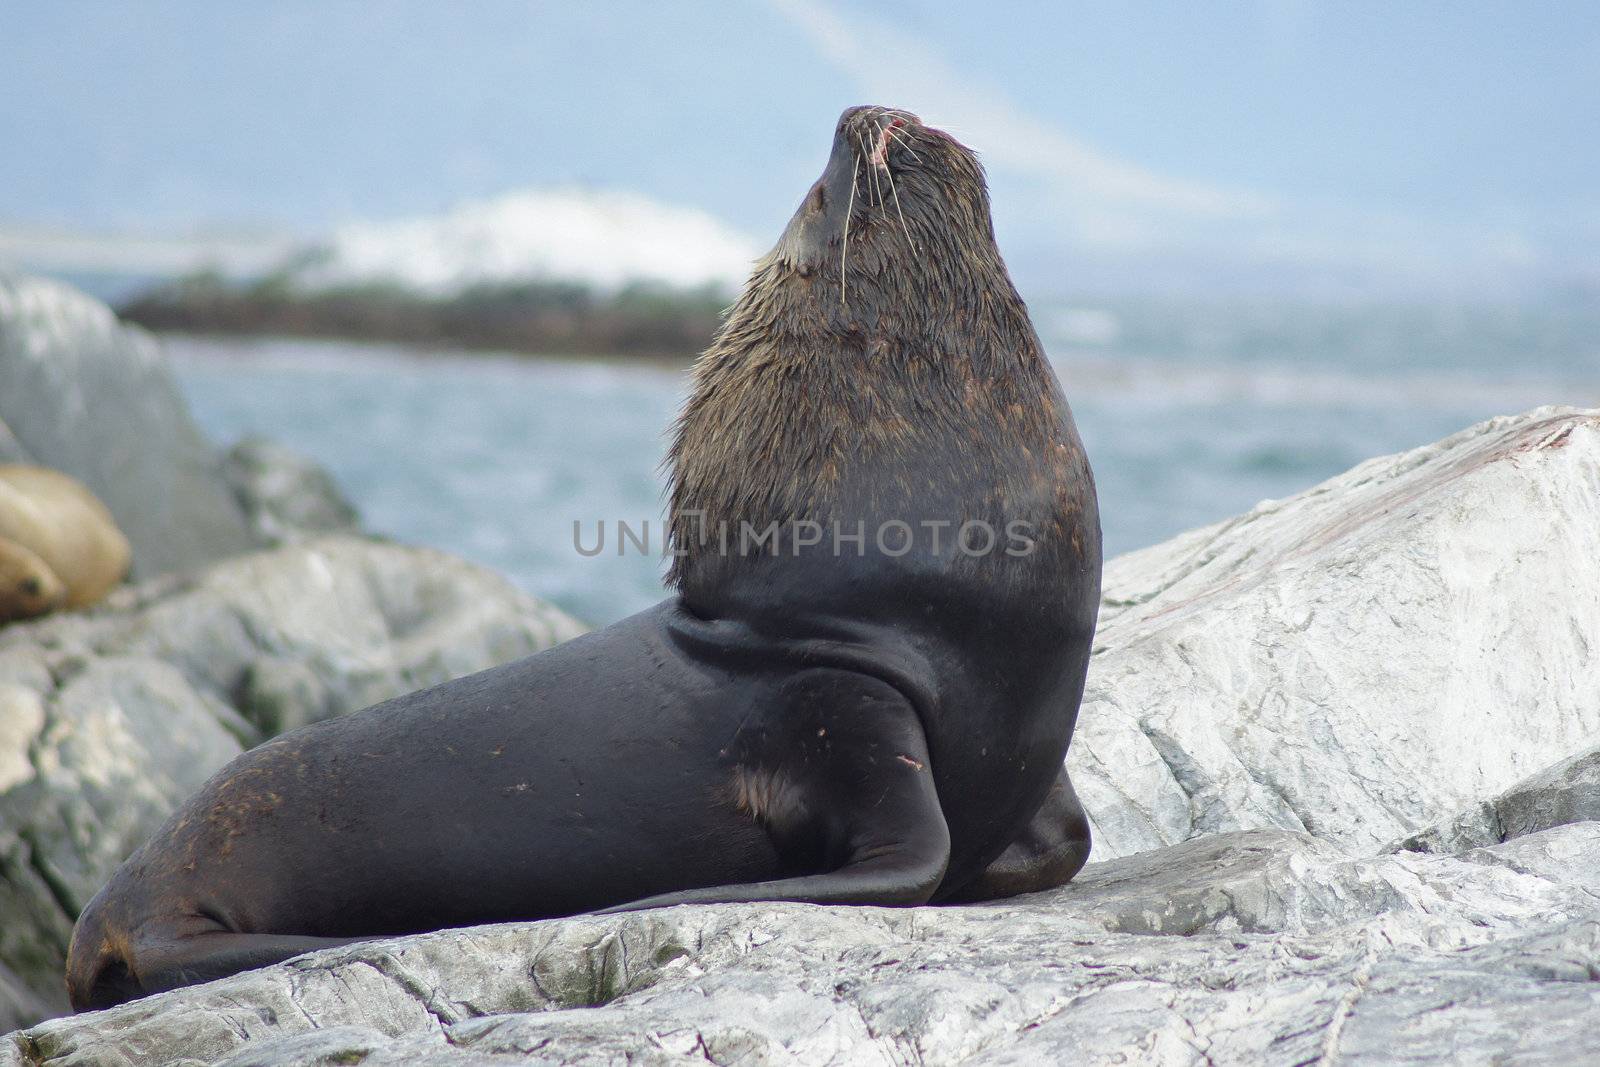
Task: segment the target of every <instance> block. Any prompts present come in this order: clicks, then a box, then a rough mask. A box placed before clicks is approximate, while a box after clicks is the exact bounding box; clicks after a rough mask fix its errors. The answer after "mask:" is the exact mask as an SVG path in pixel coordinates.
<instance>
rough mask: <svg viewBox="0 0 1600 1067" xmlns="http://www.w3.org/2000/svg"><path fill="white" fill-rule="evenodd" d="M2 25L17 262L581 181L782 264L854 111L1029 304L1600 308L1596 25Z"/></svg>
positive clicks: (1358, 14) (1465, 21)
mask: <svg viewBox="0 0 1600 1067" xmlns="http://www.w3.org/2000/svg"><path fill="white" fill-rule="evenodd" d="M1000 7H1001V5H982V4H973V3H970V2H961V0H952V2H943V0H939V2H935V0H879V2H875V3H869V2H865V0H753V2H747V3H728V2H712V0H674V2H672V3H661V2H659V0H654V2H632V0H619V2H608V3H592V4H574V3H570V2H561V3H541V2H531V0H525V2H511V0H474V2H473V3H470V4H456V5H441V4H435V3H421V2H391V3H376V2H371V3H354V2H348V0H345V2H341V0H320V2H301V0H274V2H273V3H269V4H253V5H245V4H218V3H216V2H215V0H159V2H152V3H148V4H126V3H120V2H116V3H113V2H89V0H59V2H54V3H49V4H42V3H32V2H21V0H0V99H3V100H4V101H6V103H5V104H4V105H3V106H0V231H4V230H6V229H7V228H9V229H11V230H17V229H18V228H22V229H29V228H35V229H36V228H40V227H45V228H54V229H59V230H68V231H96V232H98V231H126V232H138V233H141V234H147V235H148V234H169V235H187V234H193V233H197V232H230V233H231V232H247V233H260V234H291V235H305V236H314V235H317V234H320V233H325V232H327V231H328V230H329V229H330V228H332V227H335V226H338V225H340V224H343V223H348V222H351V221H356V220H372V219H379V220H381V219H387V218H398V217H404V216H414V215H422V214H431V213H438V212H442V211H445V210H447V209H449V208H451V207H454V206H458V205H460V204H462V203H464V202H469V201H474V200H478V199H483V198H488V197H494V196H498V195H501V194H504V193H507V192H510V191H515V190H519V189H526V188H536V187H546V186H552V185H565V184H573V183H576V184H580V185H589V186H595V187H601V188H606V189H616V190H621V191H626V192H636V193H640V194H643V195H646V196H649V197H653V198H656V199H658V200H661V201H663V202H665V203H669V204H676V205H683V206H687V207H694V208H699V209H702V210H705V211H708V212H710V213H712V214H713V215H715V216H716V217H717V218H719V219H721V220H723V221H725V222H726V223H727V224H729V225H730V226H732V227H734V228H736V229H738V230H740V231H743V232H745V233H748V234H750V235H751V236H752V237H753V238H754V239H755V240H757V241H758V242H759V243H760V244H762V245H765V244H768V243H770V242H771V241H772V240H773V239H774V238H775V237H776V235H777V233H778V232H779V231H780V230H781V228H782V225H783V222H784V220H785V219H787V217H788V216H789V214H790V213H791V212H792V211H793V210H794V207H795V205H796V204H797V203H798V202H799V200H800V198H801V196H802V194H803V193H804V191H805V189H806V188H807V186H808V185H809V184H810V182H811V181H812V180H813V179H814V178H815V176H816V174H817V173H818V172H819V171H820V169H821V167H822V164H823V162H824V159H825V157H826V154H827V150H828V142H829V139H830V138H831V134H832V129H833V123H834V119H835V118H836V116H837V114H838V112H839V111H840V110H842V109H843V108H844V107H846V106H849V105H851V104H857V103H867V102H872V103H883V104H890V105H894V106H899V107H905V108H908V109H910V110H913V111H915V112H917V113H918V114H920V115H921V116H922V117H923V118H924V119H925V120H927V121H929V122H931V123H934V124H938V125H943V126H945V128H947V129H950V130H952V132H954V133H956V134H957V135H958V136H960V137H961V138H962V139H963V140H965V141H967V142H968V143H969V144H971V145H972V146H973V147H975V148H977V149H978V150H979V151H980V153H981V154H982V158H983V159H984V161H985V163H986V166H987V167H988V171H989V175H990V182H991V189H992V193H993V197H994V209H995V216H996V224H997V229H998V232H999V235H1000V239H1001V246H1002V249H1003V251H1005V253H1006V255H1007V257H1008V260H1009V261H1010V262H1011V264H1012V267H1013V270H1014V271H1015V272H1016V273H1017V275H1018V277H1019V281H1025V282H1026V286H1027V287H1031V288H1032V289H1033V290H1034V291H1035V292H1040V291H1042V292H1045V293H1047V294H1052V295H1053V294H1063V295H1065V294H1072V293H1078V292H1098V291H1104V292H1129V291H1132V292H1138V291H1143V290H1160V291H1171V290H1179V291H1205V290H1219V291H1231V290H1245V291H1252V290H1266V291H1278V290H1283V291H1293V292H1308V293H1315V294H1327V295H1335V296H1337V295H1358V296H1359V295H1364V294H1370V293H1382V292H1401V293H1410V292H1420V293H1433V294H1440V293H1442V294H1446V295H1461V294H1466V295H1485V294H1487V295H1494V296H1499V295H1512V296H1526V295H1540V294H1544V295H1549V294H1556V295H1562V294H1574V293H1576V294H1580V295H1583V296H1592V295H1593V294H1595V293H1597V292H1600V256H1597V255H1596V254H1595V249H1596V247H1597V245H1600V183H1597V182H1596V180H1595V175H1596V174H1597V173H1600V137H1596V136H1595V132H1594V131H1596V130H1600V5H1595V4H1593V3H1591V2H1566V3H1563V2H1550V3H1539V4H1517V5H1513V4H1504V3H1498V4H1488V3H1472V2H1411V3H1405V4H1393V3H1379V2H1362V0H1351V2H1343V3H1318V2H1312V0H1258V2H1248V3H1247V2H1212V3H1205V4H1181V3H1171V2H1164V3H1140V2H1132V3H1061V2H1055V3H1047V2H1029V0H1024V2H1020V3H1013V4H1008V5H1004V7H1003V13H1001V11H1000V10H999V9H1000Z"/></svg>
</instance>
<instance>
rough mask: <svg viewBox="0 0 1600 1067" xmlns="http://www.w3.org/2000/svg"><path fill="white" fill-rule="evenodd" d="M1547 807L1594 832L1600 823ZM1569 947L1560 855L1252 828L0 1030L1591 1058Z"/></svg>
mask: <svg viewBox="0 0 1600 1067" xmlns="http://www.w3.org/2000/svg"><path fill="white" fill-rule="evenodd" d="M1562 830H1563V831H1564V832H1566V833H1568V834H1570V835H1573V839H1574V841H1575V840H1576V839H1577V838H1580V837H1581V838H1582V839H1584V840H1586V841H1587V842H1588V846H1587V847H1588V848H1589V850H1590V851H1589V854H1590V855H1591V856H1595V855H1600V827H1597V826H1595V825H1594V824H1588V823H1585V824H1577V825H1575V826H1572V827H1564V828H1562ZM1537 836H1539V835H1530V837H1528V838H1526V839H1524V840H1530V841H1531V840H1532V839H1533V837H1537ZM1505 847H1507V846H1496V848H1505ZM1486 851H1488V852H1490V853H1493V852H1494V851H1495V849H1494V848H1491V849H1489V850H1486ZM1585 878H1586V879H1587V882H1588V884H1590V885H1591V886H1592V885H1594V884H1595V882H1596V879H1597V878H1600V868H1597V867H1595V866H1593V865H1592V864H1591V866H1590V867H1589V868H1588V869H1587V871H1586V873H1585ZM1152 916H1158V917H1161V919H1160V921H1156V922H1153V921H1152V919H1151V917H1152ZM1169 918H1170V919H1171V920H1173V921H1171V922H1169V921H1167V920H1168V919H1169ZM1141 931H1143V932H1141ZM1597 960H1600V898H1596V897H1595V896H1593V895H1591V894H1590V893H1588V892H1587V891H1582V890H1576V889H1574V888H1573V887H1572V886H1571V885H1568V884H1566V883H1565V882H1562V881H1560V880H1556V879H1553V878H1550V877H1547V876H1545V875H1541V874H1534V873H1524V872H1519V871H1516V870H1513V869H1511V868H1510V867H1508V866H1504V865H1501V864H1497V863H1478V862H1472V861H1470V860H1468V859H1465V858H1462V857H1454V856H1425V855H1419V854H1414V853H1404V854H1394V855H1384V856H1377V857H1369V858H1352V857H1349V856H1346V855H1344V854H1342V853H1341V852H1340V851H1339V850H1337V849H1335V848H1332V847H1330V846H1329V845H1328V844H1326V843H1325V842H1320V841H1317V840H1315V839H1312V838H1309V837H1307V836H1305V835H1302V834H1295V833H1287V832H1283V831H1259V832H1255V833H1247V834H1231V835H1224V836H1222V837H1219V838H1217V839H1214V840H1212V841H1203V842H1193V843H1191V844H1188V845H1180V846H1176V847H1173V848H1168V849H1163V850H1161V851H1160V852H1155V853H1150V854H1148V855H1145V856H1139V857H1132V858H1129V859H1125V860H1120V861H1115V862H1112V863H1104V864H1097V865H1092V866H1091V867H1090V868H1088V869H1087V870H1086V871H1085V873H1084V875H1083V877H1082V879H1081V880H1080V881H1079V882H1077V883H1075V884H1073V885H1071V886H1068V887H1066V888H1064V889H1061V890H1057V891H1053V892H1050V893H1043V894H1037V895H1034V896H1031V897H1025V898H1019V899H1017V900H1013V901H1008V902H1003V903H999V904H992V905H980V906H970V907H961V908H953V907H952V908H914V909H903V910H896V909H878V908H819V907H809V906H805V905H717V906H702V907H681V908H674V909H668V910H665V911H659V912H642V913H635V914H631V915H623V916H606V917H581V918H575V919H568V920H560V921H552V922H542V923H523V924H508V925H502V926H487V927H478V928H474V929H468V930H453V931H443V932H440V933H436V934H427V935H422V936H418V937H408V938H399V939H394V940H390V941H380V942H372V943H369V944H365V945H356V946H350V947H347V948H342V949H336V950H332V951H328V952H322V953H317V954H313V955H309V956H303V957H300V958H298V959H296V960H291V961H289V962H288V963H285V964H282V965H279V966H277V967H271V968H267V969H264V970H260V971H253V972H248V973H245V974H240V975H236V976H234V977H232V978H228V979H225V980H223V981H220V982H214V983H211V984H208V985H204V986H196V987H192V988H188V989H182V990H177V991H175V992H172V993H168V994H163V995H162V996H159V997H155V998H151V999H149V1000H146V1001H142V1002H136V1003H133V1004H128V1005H124V1006H122V1007H119V1008H115V1009H112V1010H110V1011H106V1012H101V1013H98V1014H95V1015H89V1016H81V1017H77V1018H73V1019H60V1020H55V1021H51V1022H46V1023H43V1024H41V1025H38V1026H35V1027H34V1028H32V1029H31V1030H28V1031H26V1032H25V1033H23V1034H19V1035H14V1036H13V1038H12V1041H13V1042H14V1044H15V1047H16V1048H18V1049H23V1048H26V1049H27V1050H28V1051H29V1054H30V1055H32V1056H33V1057H34V1059H33V1060H32V1061H30V1062H33V1063H38V1064H47V1065H51V1067H56V1065H68V1064H96V1065H101V1064H104V1065H117V1064H133V1063H139V1064H148V1065H151V1067H155V1065H160V1064H178V1063H183V1064H196V1065H198V1064H220V1063H227V1064H232V1065H235V1067H243V1065H246V1064H249V1065H259V1067H269V1065H271V1067H278V1065H287V1064H307V1063H337V1062H341V1058H345V1059H346V1061H350V1062H353V1061H354V1057H357V1056H359V1057H362V1058H361V1060H360V1062H362V1063H364V1064H474V1063H507V1062H510V1063H540V1064H546V1063H548V1064H567V1063H595V1062H619V1063H620V1062H628V1063H645V1064H653V1063H677V1062H684V1061H692V1062H704V1061H705V1060H710V1061H712V1062H718V1063H721V1062H741V1063H751V1064H766V1063H801V1064H806V1063H819V1064H820V1063H845V1062H848V1063H866V1064H872V1063H883V1064H899V1063H906V1062H917V1063H927V1064H950V1063H958V1062H972V1061H979V1062H984V1063H1040V1062H1072V1063H1082V1064H1102V1063H1104V1064H1109V1063H1130V1062H1134V1063H1162V1064H1166V1063H1184V1064H1187V1063H1194V1064H1201V1063H1209V1064H1298V1063H1308V1062H1316V1061H1318V1060H1319V1058H1324V1057H1325V1058H1326V1060H1327V1061H1330V1062H1331V1061H1332V1060H1334V1059H1337V1060H1340V1061H1352V1062H1356V1063H1362V1062H1370V1063H1395V1062H1418V1063H1425V1062H1439V1063H1443V1062H1450V1063H1500V1062H1508V1061H1509V1062H1519V1063H1522V1062H1551V1063H1556V1062H1561V1063H1574V1062H1582V1061H1584V1060H1585V1059H1590V1058H1594V1057H1600V1030H1597V1029H1596V1028H1595V1027H1594V1026H1593V1025H1592V1017H1593V1015H1594V1013H1596V1012H1600V981H1596V980H1595V979H1596V978H1597V977H1600V969H1597V966H1596V961H1597ZM1531 1019H1538V1020H1539V1025H1537V1026H1530V1025H1528V1023H1529V1020H1531ZM19 1054H20V1053H19ZM0 1062H3V1060H0Z"/></svg>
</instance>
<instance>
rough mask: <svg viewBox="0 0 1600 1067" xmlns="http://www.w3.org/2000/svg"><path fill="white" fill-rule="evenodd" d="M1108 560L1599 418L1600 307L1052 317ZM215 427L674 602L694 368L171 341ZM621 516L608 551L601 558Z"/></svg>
mask: <svg viewBox="0 0 1600 1067" xmlns="http://www.w3.org/2000/svg"><path fill="white" fill-rule="evenodd" d="M1034 318H1035V321H1036V323H1037V325H1038V326H1039V330H1040V334H1041V336H1042V337H1043V338H1044V339H1045V343H1046V347H1047V349H1048V350H1049V351H1050V353H1051V358H1052V360H1053V361H1054V363H1055V365H1056V369H1057V371H1058V373H1059V374H1060V376H1061V378H1062V381H1063V383H1064V384H1065V386H1066V390H1067V395H1068V397H1069V399H1070V401H1071V403H1072V407H1073V411H1074V413H1075V415H1076V417H1077V420H1078V425H1079V428H1080V430H1081V431H1082V434H1083V437H1084V442H1085V445H1086V447H1087V448H1088V451H1089V457H1090V461H1091V463H1092V464H1093V466H1094V470H1095V476H1096V481H1097V484H1098V487H1099V494H1100V508H1101V519H1102V525H1103V527H1104V531H1105V543H1106V550H1107V553H1108V555H1110V554H1115V553H1119V552H1124V551H1127V550H1129V549H1133V548H1138V547H1141V546H1144V545H1148V544H1153V543H1155V542H1157V541H1159V540H1162V539H1163V538H1166V537H1169V536H1171V535H1173V534H1175V533H1178V532H1179V531H1182V530H1185V529H1188V528H1190V527H1193V526H1198V525H1202V524H1204V523H1208V522H1212V521H1215V520H1217V519H1221V518H1225V517H1227V516H1229V515H1233V514H1236V513H1238V512H1240V511H1244V510H1247V509H1248V508H1250V507H1252V506H1254V505H1255V504H1256V503H1258V502H1259V501H1261V500H1263V499H1268V498H1276V497H1282V496H1286V495H1289V494H1292V493H1295V492H1298V491H1299V490H1302V489H1305V488H1307V487H1309V486H1311V485H1314V484H1316V483H1317V482H1319V481H1321V480H1323V479H1325V478H1328V477H1331V476H1332V475H1335V474H1337V473H1339V472H1341V471H1343V470H1345V469H1347V468H1349V467H1351V466H1353V465H1355V464H1356V463H1358V462H1360V461H1362V460H1364V459H1367V458H1369V457H1371V456H1375V455H1381V454H1384V453H1388V452H1395V451H1400V450H1402V449H1406V448H1411V447H1415V446H1417V445H1421V444H1425V443H1427V442H1429V441H1433V440H1436V439H1438V438H1440V437H1442V436H1444V435H1446V434H1448V433H1451V432H1453V431H1455V430H1458V429H1461V428H1463V427H1465V426H1468V425H1470V424H1471V423H1473V422H1476V421H1479V420H1481V419H1485V418H1488V417H1490V416H1493V415H1498V414H1508V413H1512V412H1516V411H1522V410H1525V409H1527V408H1531V407H1536V406H1539V405H1541V404H1574V405H1580V406H1600V310H1596V309H1594V308H1591V307H1589V306H1587V305H1581V304H1575V305H1573V306H1560V305H1554V306H1551V307H1546V308H1540V309H1525V308H1468V307H1450V306H1439V307H1427V308H1352V307H1340V308H1332V307H1294V306H1283V305H1271V304H1261V305H1249V304H1236V305H1216V304H1208V305H1196V306H1190V307H1185V306H1183V305H1178V304H1171V303H1168V304H1160V305H1148V304H1138V303H1128V304H1124V305H1107V306H1097V307H1093V308H1074V307H1068V306H1059V307H1045V308H1042V309H1041V308H1037V307H1036V308H1035V309H1034ZM166 344H167V349H168V351H169V353H170V354H171V355H172V357H173V359H174V363H175V365H176V367H177V370H178V374H179V379H180V381H181V382H182V385H183V387H184V389H185V390H186V392H187V393H188V396H189V399H190V402H191V405H192V406H193V409H194V412H195V415H196V417H197V419H198V420H199V421H200V423H201V425H202V426H203V427H204V428H205V429H206V430H207V431H208V432H210V434H211V435H212V436H213V437H214V438H215V439H217V440H218V441H220V442H224V443H226V442H231V441H233V440H235V439H237V438H238V437H240V436H242V435H244V434H247V433H259V434H265V435H268V436H271V437H273V438H275V439H277V440H279V441H282V442H283V443H285V444H287V445H290V446H292V447H294V448H297V449H299V450H300V451H302V452H304V453H306V454H308V455H310V456H312V457H313V458H315V459H317V460H318V461H320V462H321V463H323V464H324V465H326V466H327V467H328V468H329V469H330V470H331V471H332V472H333V473H334V475H335V476H336V477H337V478H338V480H339V482H340V484H341V485H342V486H343V487H344V489H345V491H346V492H347V493H348V494H349V495H350V497H351V498H352V499H353V500H354V501H355V503H356V504H357V506H358V507H359V508H360V509H361V512H362V516H363V518H364V520H365V521H366V523H367V525H368V526H369V527H370V528H371V529H373V530H376V531H378V532H381V533H384V534H388V535H390V536H393V537H395V538H398V539H400V540H403V541H409V542H414V543H419V544H427V545H435V546H438V547H440V548H444V549H446V550H448V551H451V552H454V553H457V554H459V555H462V556H464V557H466V558H468V559H472V560H475V561H477V562H479V563H482V564H485V565H487V566H490V567H493V568H495V569H497V570H499V571H501V572H503V573H505V574H506V575H508V576H509V577H510V578H511V579H512V580H514V581H515V582H516V583H517V584H519V585H520V586H522V587H523V588H524V589H526V590H528V591H529V592H531V593H534V594H535V595H538V596H541V597H544V598H547V599H549V600H551V601H554V602H555V603H557V604H559V605H561V606H562V607H563V608H566V609H567V610H568V611H570V612H572V613H573V614H574V615H576V616H578V617H579V618H581V619H583V620H585V621H586V622H590V623H593V624H604V623H607V622H610V621H613V620H615V619H617V618H620V617H622V616H623V615H625V614H628V613H630V612H632V611H635V610H638V609H640V608H642V607H645V606H647V605H649V604H651V603H653V602H654V601H656V600H658V599H659V598H660V597H661V596H662V588H661V582H660V575H661V572H662V570H663V568H662V565H661V561H660V560H659V559H657V558H654V557H652V556H648V555H644V554H641V553H639V552H638V551H637V550H635V549H634V548H633V547H632V546H631V545H630V546H629V548H628V551H627V552H625V553H622V554H619V553H618V551H617V538H616V528H615V523H616V522H617V521H618V520H623V521H626V522H627V523H628V524H629V525H630V527H632V528H633V529H634V530H636V531H637V530H640V529H641V528H642V527H643V526H644V524H645V523H648V524H649V534H650V538H651V540H652V543H659V536H660V524H661V513H662V485H663V476H662V472H661V469H660V464H661V460H662V457H663V454H664V451H665V446H666V432H667V429H668V427H669V424H670V422H671V419H672V417H673V415H674V413H675V411H676V409H677V406H678V403H679V402H680V399H681V396H682V392H683V389H684V387H685V383H686V371H685V370H668V369H662V368H660V367H656V366H637V365H629V364H617V363H584V362H578V361H562V360H530V359H525V358H519V357H513V356H485V355H468V354H462V353H440V352H429V351H424V350H411V349H404V348H399V347H394V346H378V345H359V344H350V343H342V342H307V341H285V340H237V339H207V338H178V337H172V338H168V339H167V341H166ZM602 520H603V521H605V522H606V524H607V540H606V551H605V552H604V553H602V554H601V555H598V556H593V557H587V556H585V555H583V554H581V553H580V552H579V551H578V550H577V548H576V547H575V540H574V523H578V524H581V531H582V541H583V544H584V545H585V547H586V548H592V546H593V544H594V542H595V536H596V531H597V524H598V523H599V522H600V521H602Z"/></svg>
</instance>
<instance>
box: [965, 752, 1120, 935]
mask: <svg viewBox="0 0 1600 1067" xmlns="http://www.w3.org/2000/svg"><path fill="white" fill-rule="evenodd" d="M1088 859H1089V820H1088V818H1087V817H1086V816H1085V815H1084V814H1083V805H1082V804H1080V803H1079V802H1078V794H1077V793H1075V792H1073V789H1072V780H1071V779H1070V778H1068V777H1067V769H1066V768H1065V767H1063V768H1061V773H1059V774H1057V775H1056V780H1055V784H1054V785H1052V786H1051V787H1050V793H1049V795H1047V796H1046V797H1045V799H1044V803H1043V804H1041V805H1039V811H1038V812H1037V813H1036V814H1035V815H1034V817H1033V818H1032V819H1031V820H1030V821H1029V823H1028V825H1027V826H1026V827H1024V828H1023V831H1022V833H1020V834H1018V835H1017V839H1016V840H1015V841H1013V842H1012V843H1011V845H1010V846H1009V847H1008V848H1007V849H1006V850H1005V851H1004V852H1002V853H1001V854H1000V857H999V858H998V859H996V860H995V861H994V862H993V863H991V864H989V866H988V867H987V868H985V869H984V872H983V873H982V874H980V875H979V876H978V877H977V878H976V879H974V880H973V881H971V882H968V883H967V884H966V885H964V886H961V887H959V888H958V889H956V890H955V891H954V892H952V893H949V894H940V897H939V903H941V904H961V903H975V902H977V901H982V900H999V899H1000V898H1002V897H1014V896H1016V895H1017V894H1018V893H1037V892H1039V891H1040V890H1043V889H1054V888H1055V887H1056V886H1058V885H1066V884H1067V883H1068V882H1070V881H1072V878H1073V876H1074V875H1076V874H1077V873H1078V871H1080V870H1082V869H1083V865H1084V863H1085V862H1087V861H1088Z"/></svg>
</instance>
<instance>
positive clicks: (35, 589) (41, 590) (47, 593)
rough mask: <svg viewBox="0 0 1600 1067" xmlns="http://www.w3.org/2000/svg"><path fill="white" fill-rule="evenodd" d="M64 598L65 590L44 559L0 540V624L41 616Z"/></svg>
mask: <svg viewBox="0 0 1600 1067" xmlns="http://www.w3.org/2000/svg"><path fill="white" fill-rule="evenodd" d="M66 599H67V587H66V586H65V585H64V584H63V583H62V581H61V579H60V578H58V577H56V573H55V571H53V570H51V569H50V567H49V565H48V564H46V563H45V561H44V560H42V559H40V558H39V557H38V555H36V554H35V553H34V552H32V551H31V550H29V549H27V548H25V547H23V546H22V545H19V544H17V543H16V542H15V541H12V540H9V539H7V538H4V537H0V623H4V622H10V621H11V620H13V619H31V618H33V617H34V616H35V615H43V614H45V613H46V612H48V611H53V610H55V609H56V608H58V607H60V606H61V605H62V603H63V602H65V600H66Z"/></svg>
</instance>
